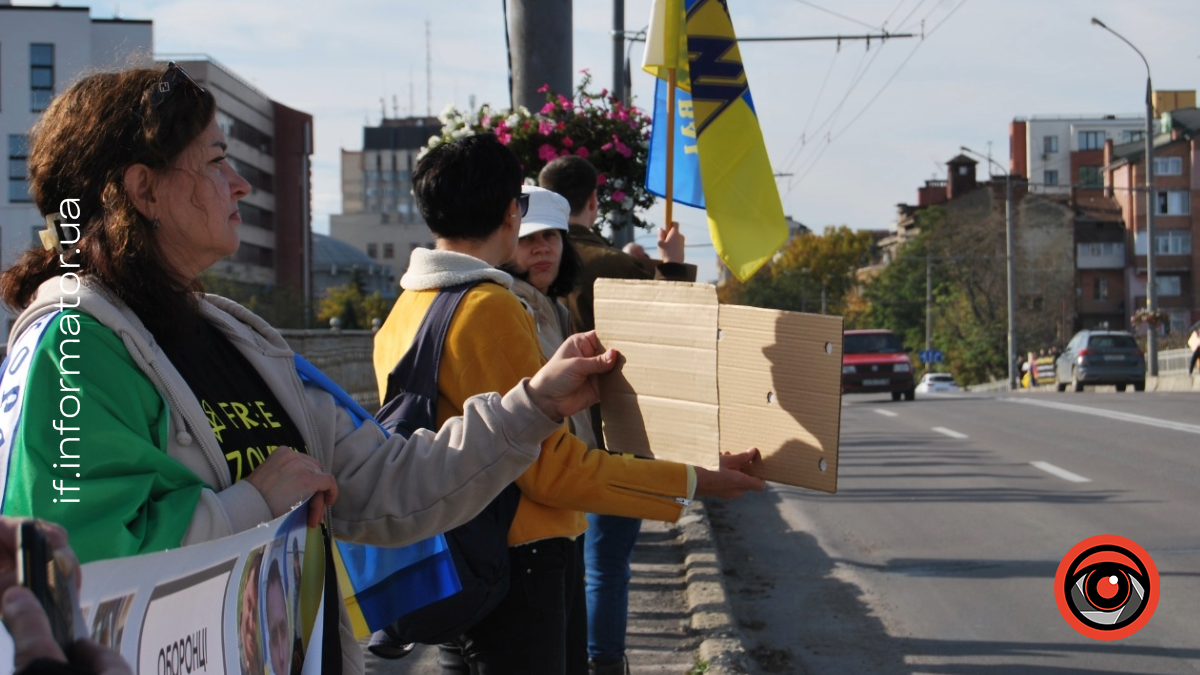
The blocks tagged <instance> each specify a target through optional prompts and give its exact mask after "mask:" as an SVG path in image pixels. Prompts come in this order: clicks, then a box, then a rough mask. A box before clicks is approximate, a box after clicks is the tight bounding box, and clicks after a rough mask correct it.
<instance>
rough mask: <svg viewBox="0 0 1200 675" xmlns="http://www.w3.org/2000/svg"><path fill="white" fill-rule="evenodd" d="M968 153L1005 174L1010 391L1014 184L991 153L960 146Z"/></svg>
mask: <svg viewBox="0 0 1200 675" xmlns="http://www.w3.org/2000/svg"><path fill="white" fill-rule="evenodd" d="M960 149H961V150H962V151H963V152H965V153H967V154H968V155H975V156H976V157H978V158H980V159H986V160H987V161H988V163H989V164H991V165H992V166H994V167H996V168H997V169H999V170H1000V172H1001V173H1003V174H1004V257H1005V258H1006V259H1007V261H1008V265H1007V266H1008V275H1007V276H1008V284H1007V285H1008V350H1007V351H1008V388H1009V390H1010V391H1013V390H1016V389H1017V386H1018V380H1017V327H1016V316H1017V312H1016V309H1017V308H1016V290H1015V284H1014V282H1013V279H1014V275H1013V217H1014V216H1015V215H1016V214H1014V213H1013V185H1012V175H1010V174H1009V173H1008V172H1007V171H1005V170H1004V167H1002V166H1000V165H999V164H998V163H996V161H995V160H993V159H992V158H991V156H990V155H982V154H980V153H978V152H975V151H974V150H972V149H970V148H968V147H967V146H965V145H964V146H962V147H961V148H960Z"/></svg>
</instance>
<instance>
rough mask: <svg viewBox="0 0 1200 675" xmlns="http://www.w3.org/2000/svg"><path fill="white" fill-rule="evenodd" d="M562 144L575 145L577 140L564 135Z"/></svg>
mask: <svg viewBox="0 0 1200 675" xmlns="http://www.w3.org/2000/svg"><path fill="white" fill-rule="evenodd" d="M562 144H563V145H564V146H566V147H568V148H569V147H571V146H573V145H575V141H573V140H571V137H570V136H563V139H562Z"/></svg>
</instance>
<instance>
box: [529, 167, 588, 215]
mask: <svg viewBox="0 0 1200 675" xmlns="http://www.w3.org/2000/svg"><path fill="white" fill-rule="evenodd" d="M597 175H598V174H597V173H596V167H594V166H592V163H591V162H589V161H587V160H586V159H584V158H582V157H579V156H577V155H567V156H565V157H559V158H558V159H553V160H551V161H550V162H549V163H548V164H546V166H544V167H542V171H541V173H539V174H538V185H539V186H541V187H544V188H546V189H547V190H550V191H552V192H557V193H558V194H560V195H562V196H563V197H566V199H567V203H568V204H570V205H571V215H573V216H574V215H577V214H579V213H580V212H581V211H583V209H584V207H586V206H587V202H588V197H591V196H592V193H593V192H595V191H596V179H597Z"/></svg>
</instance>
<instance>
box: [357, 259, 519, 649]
mask: <svg viewBox="0 0 1200 675" xmlns="http://www.w3.org/2000/svg"><path fill="white" fill-rule="evenodd" d="M476 283H478V282H468V283H464V284H459V285H456V286H450V287H447V288H443V289H441V291H440V292H439V293H438V295H437V297H436V298H435V299H434V301H433V304H432V305H431V306H430V307H429V311H427V312H426V313H425V318H424V319H423V320H422V322H421V328H420V330H419V331H417V335H416V337H415V338H414V339H413V343H412V346H411V347H409V349H408V351H407V352H405V354H404V357H403V358H401V359H400V362H399V363H397V364H396V367H395V368H393V369H392V372H391V373H389V374H388V379H387V393H386V395H385V397H384V398H385V399H386V400H387V403H385V404H384V405H383V407H382V408H381V409H380V410H379V412H378V413H376V414H375V419H376V420H377V421H378V422H379V424H380V425H381V426H382V427H383V428H384V429H386V430H387V431H388V432H389V433H392V434H403V435H405V436H409V435H411V434H412V433H413V432H414V431H416V430H417V429H435V428H437V374H438V368H439V366H440V365H441V356H442V348H443V346H444V345H445V342H446V332H447V331H448V329H449V327H450V319H451V318H452V317H453V316H454V311H455V309H457V307H458V303H459V301H460V300H462V297H463V296H464V295H465V294H466V293H467V291H469V290H470V289H471V288H473V287H474V286H475V284H476ZM520 498H521V491H520V490H519V489H518V488H517V486H516V484H511V483H510V484H509V485H508V486H507V487H505V488H504V490H502V491H501V492H500V494H499V495H498V496H497V497H496V498H495V499H493V500H492V502H491V503H490V504H488V505H487V506H486V507H485V508H484V509H483V511H482V512H480V514H479V515H477V516H475V517H474V518H472V519H471V520H469V521H467V522H466V523H465V524H463V525H459V526H458V527H456V528H454V529H452V530H450V531H449V532H446V535H445V536H446V543H447V544H448V546H449V549H450V554H451V557H452V559H453V560H454V567H455V569H456V570H457V572H458V578H459V581H460V582H461V583H462V591H460V592H459V593H456V594H454V595H452V596H450V597H448V598H444V599H442V600H438V601H436V602H433V603H432V604H429V605H426V606H425V607H422V608H420V609H417V610H415V611H413V612H411V613H409V614H406V615H404V616H402V617H400V618H399V619H397V620H396V621H395V622H393V623H392V624H391V625H389V626H387V627H386V628H384V629H383V630H382V631H377V632H376V633H375V635H374V636H372V639H371V647H369V649H370V650H371V652H372V653H373V654H376V655H377V656H383V657H384V658H400V657H401V656H404V655H405V654H407V651H406V650H404V649H403V647H402V646H403V645H406V644H408V643H421V644H441V643H443V642H450V641H451V640H453V639H454V638H457V637H458V636H460V635H462V634H463V633H465V632H466V631H467V629H469V628H471V627H472V626H474V625H475V624H476V623H478V622H479V621H480V620H481V619H483V618H484V617H486V616H487V615H488V614H489V613H491V611H492V610H493V609H495V608H496V606H497V605H499V604H500V601H501V600H503V599H504V596H505V595H507V594H508V574H509V566H508V528H509V527H510V526H511V525H512V521H513V517H514V516H515V515H516V512H517V502H518V501H519V500H520ZM381 633H383V634H384V635H381Z"/></svg>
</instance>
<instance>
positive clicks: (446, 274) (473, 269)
mask: <svg viewBox="0 0 1200 675" xmlns="http://www.w3.org/2000/svg"><path fill="white" fill-rule="evenodd" d="M468 281H492V282H495V283H497V284H500V285H501V286H503V287H505V288H512V277H511V276H509V275H508V273H507V272H504V271H502V270H498V269H496V268H495V267H492V266H491V265H489V264H487V263H486V262H484V261H482V260H480V259H479V258H476V257H475V256H471V255H467V254H465V253H455V252H454V251H437V250H433V251H431V250H429V249H426V248H414V249H413V252H412V255H411V256H409V259H408V271H407V272H405V273H404V276H402V277H400V288H403V289H404V290H406V291H430V290H433V289H436V288H445V287H447V286H454V285H456V284H461V283H466V282H468Z"/></svg>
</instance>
